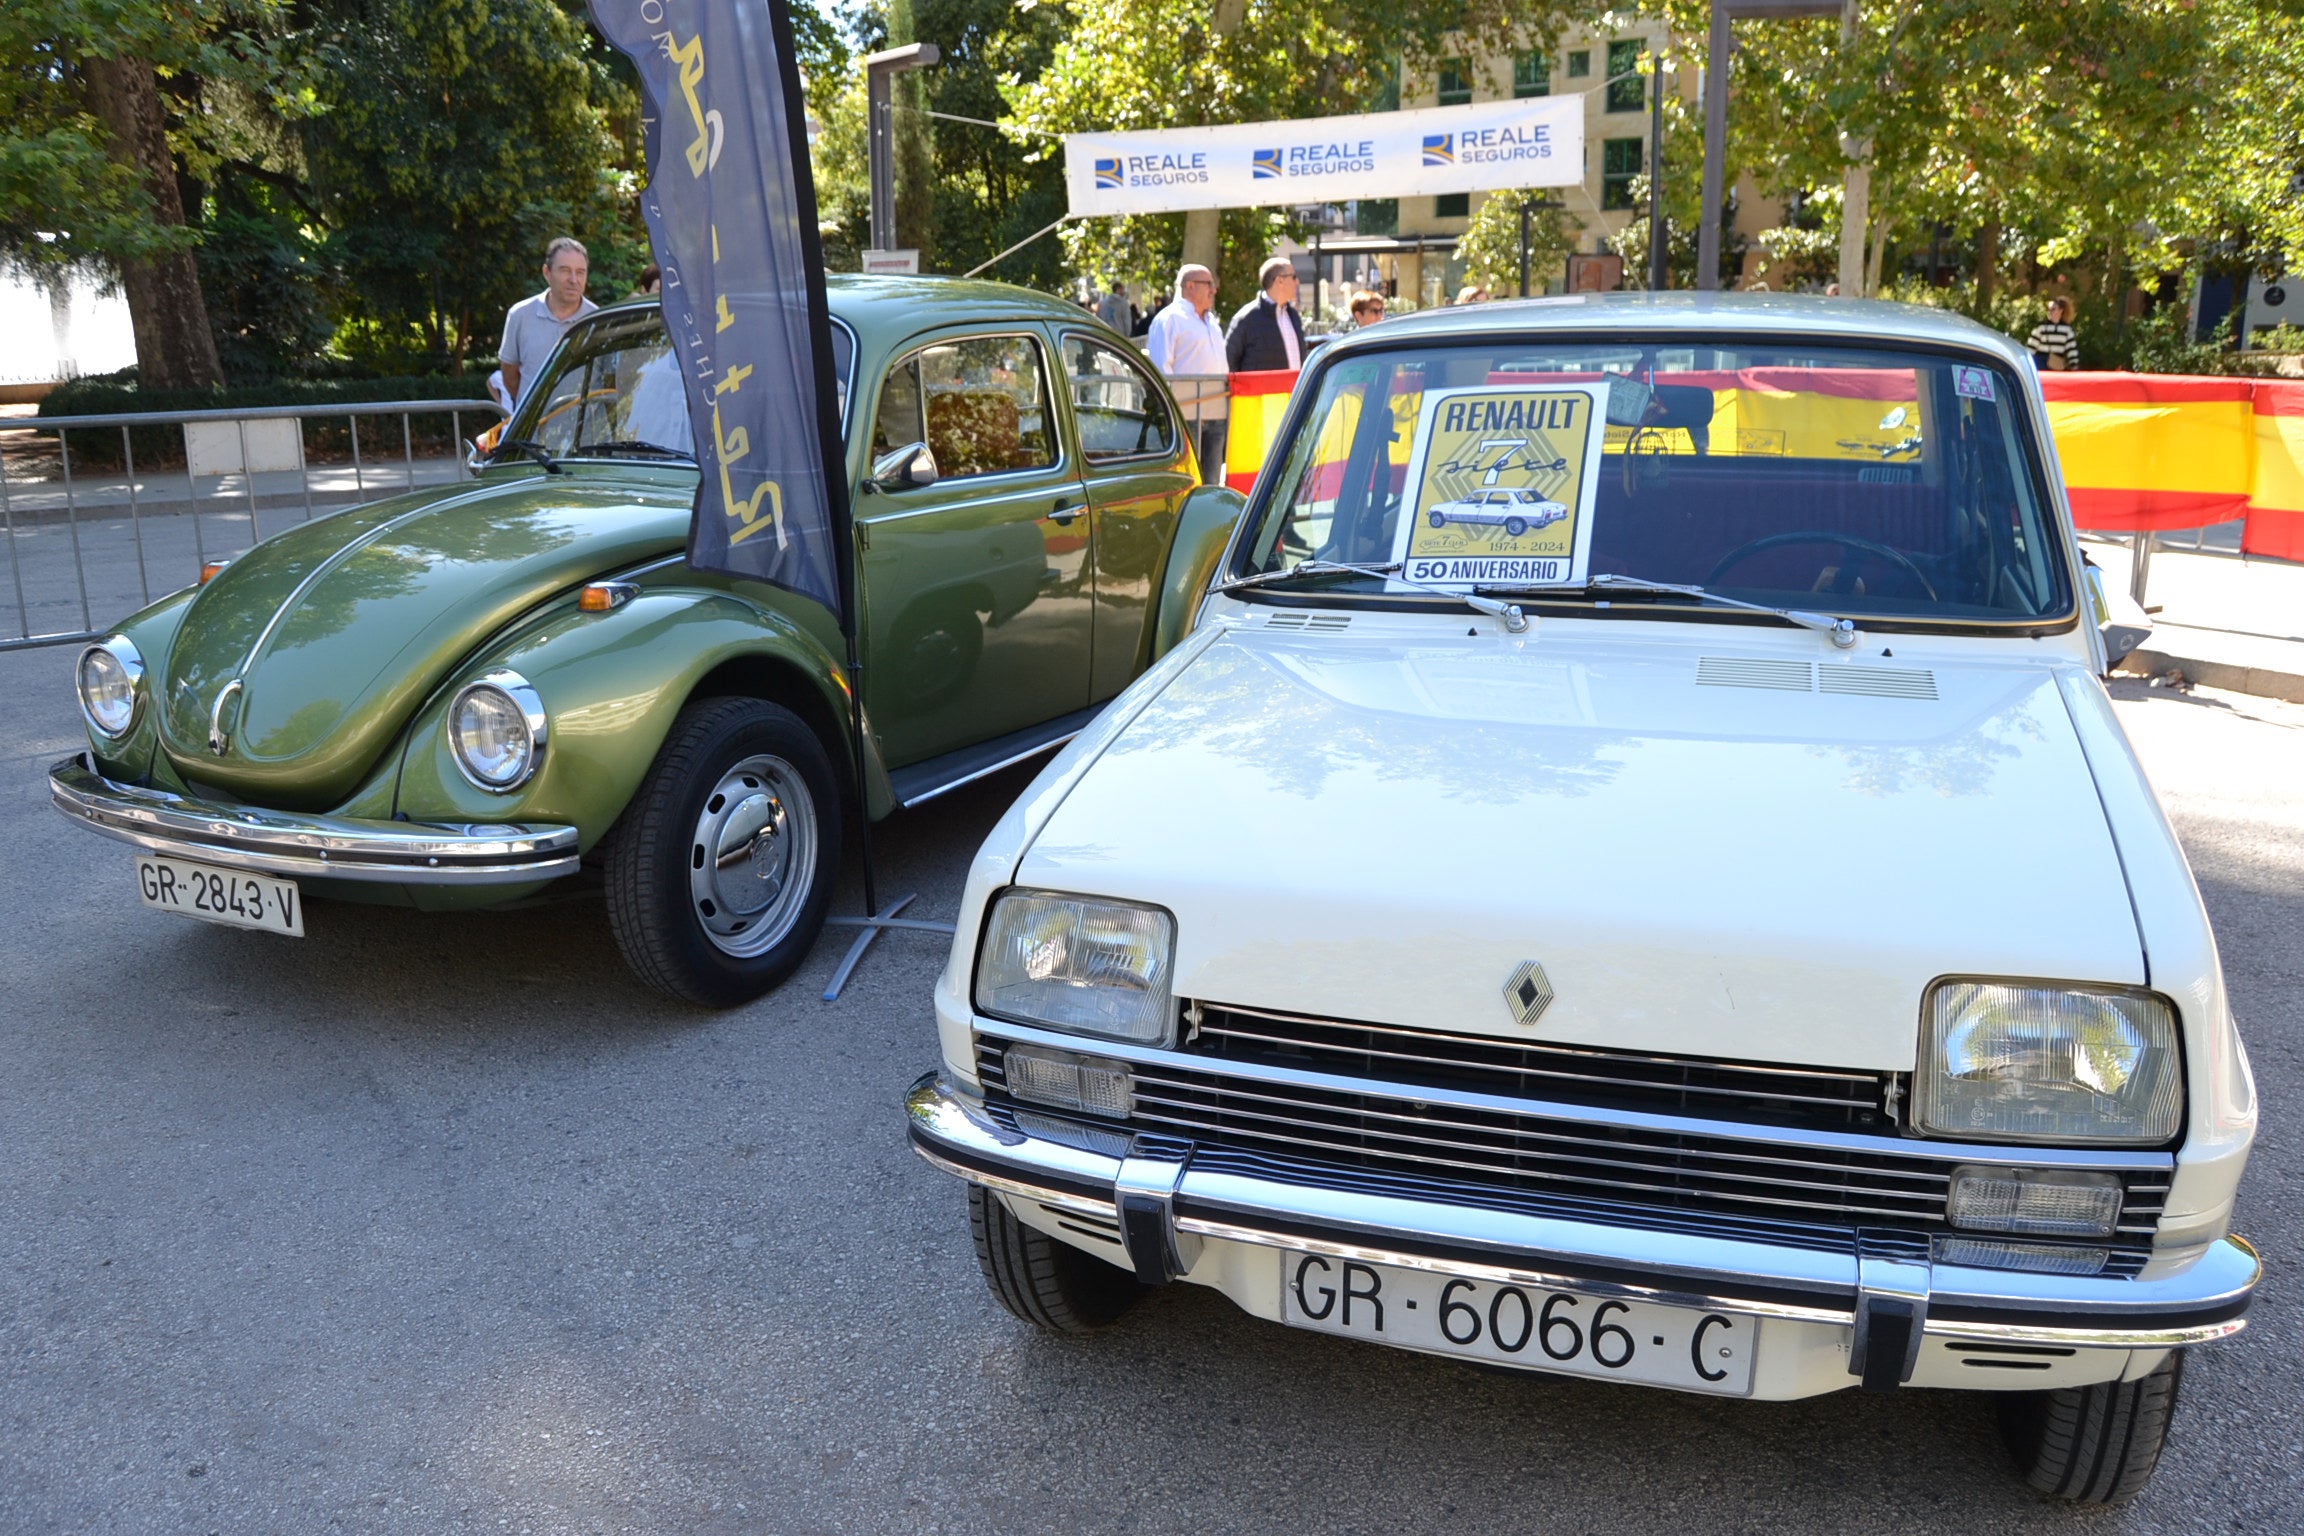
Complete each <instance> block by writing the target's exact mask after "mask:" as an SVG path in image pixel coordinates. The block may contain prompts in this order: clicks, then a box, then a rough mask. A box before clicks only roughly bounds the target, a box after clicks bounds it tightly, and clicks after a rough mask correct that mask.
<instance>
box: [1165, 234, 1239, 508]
mask: <svg viewBox="0 0 2304 1536" xmlns="http://www.w3.org/2000/svg"><path fill="white" fill-rule="evenodd" d="M1215 307H1216V274H1215V273H1213V272H1211V271H1209V270H1208V269H1207V268H1206V267H1203V266H1201V265H1200V264H1199V263H1197V262H1186V263H1185V264H1184V265H1183V266H1181V267H1179V268H1177V270H1176V302H1175V303H1173V304H1170V305H1169V306H1168V307H1167V308H1166V309H1163V310H1161V311H1160V313H1158V314H1156V315H1154V316H1153V317H1152V328H1151V330H1150V331H1149V332H1148V333H1146V335H1145V338H1144V342H1145V345H1144V350H1145V352H1146V354H1147V355H1149V356H1150V357H1151V359H1152V366H1153V367H1155V368H1157V369H1159V370H1160V371H1161V373H1163V374H1165V375H1166V376H1167V377H1169V378H1171V379H1175V378H1179V377H1182V378H1186V379H1190V376H1192V375H1194V374H1198V375H1203V376H1207V375H1214V376H1215V377H1213V378H1207V377H1203V378H1202V379H1199V380H1192V381H1191V382H1187V383H1183V384H1180V385H1179V386H1178V387H1177V390H1176V400H1177V403H1178V404H1179V405H1181V406H1183V407H1184V419H1185V420H1186V421H1188V422H1190V423H1191V424H1192V449H1193V451H1194V452H1195V453H1197V454H1198V455H1199V456H1200V478H1201V480H1202V481H1203V482H1204V483H1205V484H1208V485H1222V484H1223V483H1224V443H1225V437H1226V434H1227V433H1228V432H1229V430H1230V428H1231V425H1232V402H1231V399H1230V397H1229V396H1227V395H1226V393H1225V387H1224V382H1223V378H1222V376H1223V375H1224V374H1226V373H1228V372H1230V371H1231V369H1230V366H1229V365H1228V364H1227V363H1226V361H1225V358H1224V333H1223V331H1222V330H1220V329H1218V327H1217V325H1216V317H1215V316H1214V315H1212V314H1210V313H1209V311H1210V310H1212V309H1214V308H1215Z"/></svg>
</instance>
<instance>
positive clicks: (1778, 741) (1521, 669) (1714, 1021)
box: [1015, 614, 2144, 1070]
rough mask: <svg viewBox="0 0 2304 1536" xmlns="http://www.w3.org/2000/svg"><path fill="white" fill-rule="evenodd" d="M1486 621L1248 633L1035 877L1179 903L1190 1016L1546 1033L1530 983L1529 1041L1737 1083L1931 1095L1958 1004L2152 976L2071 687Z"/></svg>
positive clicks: (1691, 631) (1174, 906)
mask: <svg viewBox="0 0 2304 1536" xmlns="http://www.w3.org/2000/svg"><path fill="white" fill-rule="evenodd" d="M1262 617H1263V615H1261V614H1260V615H1258V618H1259V619H1261V618H1262ZM1355 622H1356V623H1358V624H1359V625H1360V627H1362V628H1374V627H1376V626H1378V625H1380V624H1382V622H1383V620H1382V617H1381V616H1371V618H1370V619H1368V620H1359V621H1355ZM1465 627H1467V626H1463V625H1462V624H1461V622H1460V621H1459V623H1458V625H1456V626H1452V627H1440V628H1432V627H1425V628H1421V629H1419V630H1417V631H1415V634H1416V636H1417V638H1416V639H1414V640H1413V641H1409V640H1403V638H1402V636H1401V634H1400V633H1399V632H1397V631H1395V632H1393V633H1390V634H1387V635H1385V636H1383V637H1382V638H1381V639H1379V638H1378V637H1377V636H1375V635H1371V636H1369V637H1368V638H1367V639H1365V640H1363V639H1362V637H1361V636H1360V635H1359V634H1358V633H1357V632H1355V633H1353V634H1351V635H1333V636H1316V635H1305V634H1301V633H1299V634H1298V635H1296V636H1294V637H1284V636H1282V635H1281V634H1278V633H1275V632H1273V631H1270V630H1266V629H1263V628H1262V627H1261V625H1258V626H1257V627H1253V628H1242V629H1239V630H1236V631H1234V632H1233V633H1231V634H1229V635H1227V636H1225V637H1224V638H1223V639H1221V640H1219V641H1218V642H1217V643H1216V644H1215V645H1213V646H1211V647H1210V648H1209V649H1208V650H1207V651H1206V652H1205V653H1204V654H1202V655H1201V656H1200V657H1199V658H1198V659H1197V660H1196V661H1194V663H1193V664H1192V665H1191V666H1190V667H1189V668H1187V669H1186V670H1185V671H1184V672H1183V673H1182V675H1180V676H1178V677H1177V678H1175V679H1174V680H1173V681H1172V682H1170V683H1169V684H1168V686H1167V687H1166V688H1165V689H1163V690H1162V691H1161V692H1160V694H1159V695H1158V697H1156V698H1155V699H1153V700H1152V701H1151V702H1150V704H1149V705H1148V706H1146V707H1145V708H1144V710H1143V712H1142V713H1141V715H1140V716H1139V717H1138V718H1136V719H1135V720H1134V721H1133V722H1132V723H1130V724H1129V726H1128V727H1127V728H1126V730H1124V731H1123V732H1122V733H1121V734H1120V735H1119V736H1118V738H1117V739H1115V740H1114V741H1113V742H1112V743H1111V744H1110V746H1109V747H1107V748H1106V750H1105V751H1104V752H1103V754H1102V755H1101V756H1100V757H1099V758H1098V759H1097V760H1096V761H1095V763H1094V764H1093V765H1092V766H1091V767H1089V768H1088V769H1087V771H1086V773H1085V774H1084V776H1083V777H1082V778H1081V780H1080V782H1079V783H1078V784H1077V785H1076V786H1075V787H1074V788H1073V789H1072V790H1071V791H1070V793H1069V794H1067V795H1066V796H1065V798H1064V801H1063V803H1062V804H1061V805H1060V806H1059V807H1058V808H1057V810H1056V811H1055V813H1054V814H1053V816H1052V817H1051V818H1050V819H1049V821H1048V822H1047V824H1046V825H1045V826H1044V827H1043V828H1042V830H1041V832H1040V834H1039V836H1038V837H1037V838H1035V840H1034V841H1033V844H1032V846H1031V847H1030V848H1029V849H1027V850H1026V852H1025V853H1024V855H1023V858H1022V860H1021V862H1020V865H1019V867H1018V869H1017V872H1016V876H1015V878H1016V881H1017V883H1018V884H1020V885H1024V886H1033V887H1043V888H1048V889H1054V890H1063V891H1077V892H1084V893H1091V894H1100V895H1110V896H1117V897H1124V898H1128V899H1132V900H1137V901H1144V902H1151V903H1154V904H1157V905H1160V906H1163V907H1166V908H1168V909H1169V910H1170V911H1172V912H1173V913H1174V914H1175V917H1176V923H1177V934H1178V937H1177V957H1176V967H1175V990H1176V993H1177V995H1178V996H1179V997H1182V998H1198V999H1204V1000H1206V1001H1210V1002H1222V1003H1230V1004H1236V1005H1243V1006H1260V1007H1269V1008H1274V1009H1281V1010H1287V1011H1292V1012H1301V1013H1313V1014H1320V1015H1324V1016H1329V1017H1338V1018H1349V1019H1359V1020H1366V1021H1370V1022H1376V1023H1388V1024H1397V1025H1406V1026H1423V1027H1441V1028H1447V1029H1453V1030H1462V1031H1473V1032H1481V1033H1489V1034H1496V1035H1502V1036H1508V1037H1511V1036H1525V1035H1526V1034H1527V1033H1529V1032H1528V1031H1525V1030H1524V1029H1523V1027H1522V1026H1521V1025H1519V1024H1518V1023H1517V1022H1516V1021H1515V1019H1514V1018H1513V1016H1512V1014H1511V1013H1510V1012H1509V1011H1508V1009H1507V1006H1506V1003H1505V998H1504V986H1505V983H1506V980H1507V979H1508V978H1509V977H1511V976H1512V974H1513V972H1514V971H1515V969H1517V968H1518V967H1519V966H1520V965H1521V964H1522V963H1523V962H1526V961H1535V962H1538V963H1540V964H1541V965H1542V966H1543V967H1544V969H1545V972H1546V974H1547V976H1548V977H1549V979H1550V981H1551V983H1552V986H1553V989H1554V991H1555V993H1556V994H1557V997H1556V1000H1555V1001H1554V1002H1553V1003H1552V1004H1551V1006H1550V1007H1549V1009H1548V1010H1547V1011H1546V1012H1545V1013H1544V1014H1543V1015H1542V1017H1541V1018H1540V1019H1539V1020H1538V1022H1537V1025H1536V1027H1535V1029H1534V1031H1533V1033H1534V1035H1535V1036H1536V1037H1537V1038H1540V1039H1543V1040H1547V1041H1552V1042H1570V1043H1584V1044H1591V1045H1596V1046H1608V1047H1615V1048H1624V1049H1635V1050H1655V1051H1666V1052H1675V1053H1686V1054H1692V1055H1701V1056H1708V1057H1717V1058H1731V1059H1738V1058H1740V1059H1752V1060H1773V1061H1793V1062H1805V1063H1810V1064H1814V1065H1818V1066H1843V1067H1854V1068H1863V1069H1872V1070H1888V1069H1902V1068H1908V1067H1910V1066H1911V1064H1912V1060H1913V1056H1914V1049H1915V1033H1916V1030H1915V1026H1916V1022H1917V1020H1918V1017H1919V1011H1920V1003H1921V996H1922V993H1923V992H1924V991H1925V990H1926V988H1927V986H1928V983H1929V982H1930V981H1931V980H1933V979H1934V978H1936V977H1938V976H1941V975H1946V974H1967V975H2024V976H2047V977H2056V978H2062V979H2070V980H2088V981H2100V982H2117V983H2126V984H2141V983H2142V982H2143V980H2144V971H2143V959H2142V954H2141V950H2140V945H2139V941H2138V937H2137V928H2136V922H2135V918H2134V916H2133V914H2132V912H2131V909H2130V906H2129V901H2128V893H2127V887H2126V884H2125V882H2124V879H2123V876H2122V872H2121V866H2120V862H2119V858H2118V855H2117V852H2116V850H2115V848H2114V845H2113V842H2112V838H2111V834H2110V831H2109V829H2108V827H2107V825H2106V821H2105V815H2104V811H2103V809H2102V807H2101V804H2100V802H2099V800H2098V798H2097V794H2096V790H2095V786H2094V781H2093V779H2092V778H2091V776H2090V772H2089V766H2088V762H2087V759H2086V758H2085V756H2084V755H2083V753H2082V751H2081V748H2080V745H2079V742H2078V739H2077V736H2076V733H2075V730H2074V727H2073V724H2072V721H2071V719H2070V717H2069V716H2068V715H2067V713H2066V712H2065V707H2064V705H2063V703H2062V700H2061V698H2060V696H2059V694H2058V691H2057V686H2056V674H2055V672H2054V671H2053V669H2051V668H2050V667H2047V666H2042V665H2038V664H2035V663H2030V662H2028V661H2025V662H2005V663H2004V662H1998V661H1995V660H1994V659H1992V657H1991V656H1990V655H1989V654H1987V655H1986V656H1985V657H1984V658H1983V659H1981V660H1979V661H1974V662H1970V661H1967V660H1965V659H1964V658H1963V659H1961V660H1957V661H1948V660H1947V656H1948V655H1951V656H1957V655H1958V654H1959V653H1960V652H1961V651H1962V650H1964V649H1969V648H1970V646H1971V645H1972V644H1973V643H1967V642H1953V643H1929V642H1924V641H1923V642H1918V643H1917V644H1916V645H1913V646H1909V647H1908V646H1907V644H1906V641H1907V640H1908V639H1910V638H1911V637H1904V636H1895V637H1890V638H1891V639H1892V640H1893V641H1894V651H1895V657H1896V659H1883V658H1882V657H1881V656H1880V654H1879V645H1878V642H1877V641H1876V640H1874V639H1871V638H1868V639H1867V640H1866V641H1865V642H1864V649H1863V650H1862V651H1860V652H1858V653H1856V654H1854V655H1853V656H1850V657H1845V658H1843V657H1838V656H1834V655H1832V654H1831V653H1830V652H1829V651H1828V649H1827V648H1826V647H1824V646H1823V645H1821V644H1820V643H1818V641H1817V640H1816V639H1815V637H1813V636H1809V635H1792V634H1782V633H1778V632H1775V631H1770V630H1761V629H1754V628H1745V627H1733V626H1712V625H1702V626H1699V625H1674V626H1665V625H1655V626H1648V625H1641V626H1632V625H1609V626H1605V628H1606V630H1607V632H1608V633H1607V638H1606V644H1605V646H1601V645H1598V644H1594V643H1592V641H1591V639H1590V638H1584V639H1579V638H1578V633H1577V632H1578V631H1579V630H1581V631H1582V634H1583V635H1584V636H1585V637H1590V636H1592V635H1593V634H1594V633H1595V631H1598V630H1600V629H1601V628H1603V626H1600V625H1594V624H1587V625H1581V626H1580V625H1575V624H1547V625H1546V626H1545V627H1544V628H1543V630H1542V631H1540V632H1532V633H1531V634H1530V635H1528V636H1527V637H1525V638H1524V639H1520V640H1514V639H1509V638H1505V637H1501V636H1499V635H1498V634H1496V633H1495V632H1494V630H1493V628H1492V626H1488V625H1482V626H1480V629H1481V631H1482V632H1481V633H1480V634H1479V635H1477V636H1466V635H1465V634H1464V629H1465ZM1451 629H1452V633H1451ZM1657 636H1664V637H1665V638H1655V637H1657ZM1986 646H1987V649H1988V643H1986ZM1908 651H1909V652H1912V653H1914V654H1918V653H1920V652H1923V651H1924V652H1925V655H1926V657H1927V659H1925V660H1919V659H1908V658H1907V652H1908Z"/></svg>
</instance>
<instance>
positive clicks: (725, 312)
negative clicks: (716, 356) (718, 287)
mask: <svg viewBox="0 0 2304 1536" xmlns="http://www.w3.org/2000/svg"><path fill="white" fill-rule="evenodd" d="M735 323H736V316H735V315H734V313H732V312H731V311H730V310H729V308H728V295H726V294H721V295H720V323H719V324H717V325H715V326H713V327H712V329H713V331H714V333H715V334H717V333H718V332H721V331H724V330H726V329H728V327H730V326H732V325H734V324H735Z"/></svg>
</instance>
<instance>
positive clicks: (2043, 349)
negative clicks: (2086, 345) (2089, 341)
mask: <svg viewBox="0 0 2304 1536" xmlns="http://www.w3.org/2000/svg"><path fill="white" fill-rule="evenodd" d="M2024 347H2025V350H2026V351H2028V352H2030V353H2031V354H2032V361H2033V363H2034V364H2035V365H2036V366H2038V367H2041V368H2046V369H2048V370H2049V371H2050V372H2052V373H2061V372H2062V371H2064V370H2065V369H2067V368H2077V367H2079V366H2080V338H2079V337H2078V336H2077V335H2075V334H2074V333H2073V330H2072V301H2071V300H2070V299H2061V298H2059V299H2050V300H2049V301H2048V318H2047V319H2045V320H2043V321H2041V322H2040V323H2039V324H2038V325H2036V326H2034V327H2032V334H2031V335H2030V336H2029V337H2028V338H2026V340H2025V342H2024Z"/></svg>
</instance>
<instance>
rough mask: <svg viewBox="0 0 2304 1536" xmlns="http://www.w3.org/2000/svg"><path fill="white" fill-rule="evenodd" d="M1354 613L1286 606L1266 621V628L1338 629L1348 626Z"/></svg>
mask: <svg viewBox="0 0 2304 1536" xmlns="http://www.w3.org/2000/svg"><path fill="white" fill-rule="evenodd" d="M1351 623H1352V615H1350V614H1348V613H1313V612H1311V611H1309V610H1307V609H1303V608H1284V609H1282V610H1281V611H1279V612H1278V613H1275V614H1273V615H1272V616H1271V617H1270V618H1268V619H1266V620H1265V621H1264V627H1265V628H1266V629H1309V630H1323V631H1325V630H1337V629H1345V628H1348V627H1349V626H1350V625H1351Z"/></svg>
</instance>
